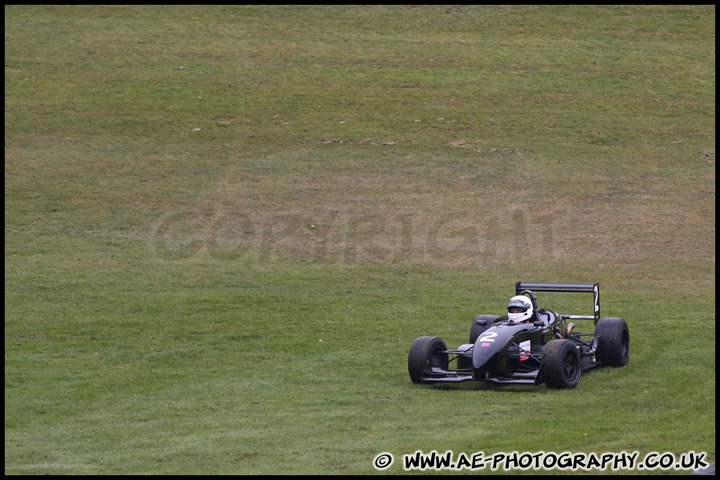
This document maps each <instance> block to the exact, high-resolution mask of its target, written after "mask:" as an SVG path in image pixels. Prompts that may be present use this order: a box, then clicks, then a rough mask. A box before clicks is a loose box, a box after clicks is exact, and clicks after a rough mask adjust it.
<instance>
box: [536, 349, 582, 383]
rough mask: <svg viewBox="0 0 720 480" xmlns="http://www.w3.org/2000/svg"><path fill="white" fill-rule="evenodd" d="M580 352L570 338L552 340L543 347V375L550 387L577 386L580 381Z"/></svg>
mask: <svg viewBox="0 0 720 480" xmlns="http://www.w3.org/2000/svg"><path fill="white" fill-rule="evenodd" d="M581 371H582V365H581V363H580V352H578V349H577V347H575V344H573V342H571V341H570V340H552V341H550V342H548V343H547V345H545V348H544V349H543V375H544V378H545V384H546V385H547V386H548V387H550V388H575V385H577V384H578V381H580V372H581Z"/></svg>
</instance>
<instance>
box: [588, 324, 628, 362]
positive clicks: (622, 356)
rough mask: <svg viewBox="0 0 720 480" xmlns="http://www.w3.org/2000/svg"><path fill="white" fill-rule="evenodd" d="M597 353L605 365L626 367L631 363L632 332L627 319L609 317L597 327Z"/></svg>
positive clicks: (599, 359) (597, 356)
mask: <svg viewBox="0 0 720 480" xmlns="http://www.w3.org/2000/svg"><path fill="white" fill-rule="evenodd" d="M595 337H597V339H598V341H597V351H596V352H595V357H596V358H597V360H598V361H599V362H600V363H602V364H603V365H609V366H611V367H624V366H625V365H627V363H628V361H630V330H629V329H628V326H627V323H626V322H625V319H623V318H620V317H608V318H601V319H600V320H598V322H597V325H596V326H595Z"/></svg>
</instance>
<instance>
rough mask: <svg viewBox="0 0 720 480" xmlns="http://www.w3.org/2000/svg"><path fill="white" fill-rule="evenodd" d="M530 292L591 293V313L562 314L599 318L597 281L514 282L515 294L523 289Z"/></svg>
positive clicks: (566, 316)
mask: <svg viewBox="0 0 720 480" xmlns="http://www.w3.org/2000/svg"><path fill="white" fill-rule="evenodd" d="M525 290H530V291H531V292H581V293H592V294H593V297H594V311H593V315H563V317H565V318H570V319H585V320H594V321H595V323H596V324H597V321H598V320H599V319H600V284H599V283H533V282H517V283H516V284H515V295H520V294H522V292H523V291H525Z"/></svg>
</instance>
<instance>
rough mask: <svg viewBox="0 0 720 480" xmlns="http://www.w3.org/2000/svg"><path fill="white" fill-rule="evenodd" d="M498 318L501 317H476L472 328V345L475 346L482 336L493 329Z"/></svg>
mask: <svg viewBox="0 0 720 480" xmlns="http://www.w3.org/2000/svg"><path fill="white" fill-rule="evenodd" d="M498 318H500V317H498V316H497V315H478V316H477V317H475V319H474V320H473V323H472V326H471V327H470V343H472V344H475V340H477V339H478V337H479V336H480V334H482V333H483V332H484V331H485V330H487V329H488V328H490V327H492V326H493V323H494V322H495V320H497V319H498ZM478 322H480V323H478Z"/></svg>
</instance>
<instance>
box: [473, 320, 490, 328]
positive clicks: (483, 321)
mask: <svg viewBox="0 0 720 480" xmlns="http://www.w3.org/2000/svg"><path fill="white" fill-rule="evenodd" d="M475 325H482V326H483V327H484V326H485V325H487V320H483V319H477V320H475Z"/></svg>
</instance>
